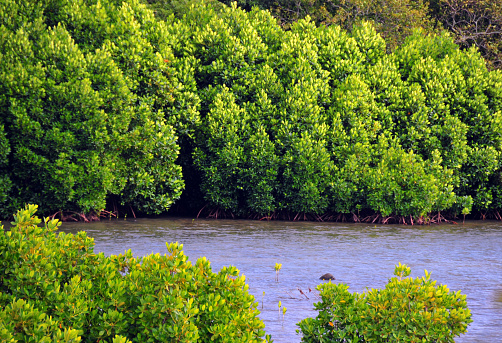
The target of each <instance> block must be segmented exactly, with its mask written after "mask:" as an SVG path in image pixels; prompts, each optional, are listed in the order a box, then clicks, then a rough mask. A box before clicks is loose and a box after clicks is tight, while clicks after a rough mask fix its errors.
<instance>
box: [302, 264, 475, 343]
mask: <svg viewBox="0 0 502 343" xmlns="http://www.w3.org/2000/svg"><path fill="white" fill-rule="evenodd" d="M394 274H395V275H396V276H397V277H393V278H391V279H390V280H389V282H388V283H387V285H386V286H385V288H384V289H371V290H368V291H366V292H364V293H361V294H358V293H350V292H349V291H348V288H349V287H348V286H347V285H345V284H332V283H331V282H330V283H324V284H321V285H319V286H318V287H317V289H318V290H319V291H320V295H321V301H320V302H319V303H317V304H314V306H315V308H316V310H318V311H319V314H318V316H317V317H316V318H307V319H304V320H302V321H301V322H300V323H298V326H299V327H300V330H299V331H300V332H301V334H302V335H303V336H302V342H309V343H315V342H452V343H453V342H454V338H455V337H456V336H460V335H461V334H464V333H465V332H466V329H467V326H468V325H469V323H471V322H472V320H471V313H470V311H469V309H468V308H467V302H466V296H465V295H462V294H460V291H457V292H452V291H450V290H449V289H448V288H447V286H445V285H440V286H436V281H431V280H430V274H429V273H427V271H425V277H422V278H415V279H413V278H409V277H407V276H409V274H410V268H408V267H407V266H406V265H401V264H399V266H396V269H395V272H394ZM403 277H404V278H403Z"/></svg>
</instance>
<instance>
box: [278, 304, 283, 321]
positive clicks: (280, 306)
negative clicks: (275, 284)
mask: <svg viewBox="0 0 502 343" xmlns="http://www.w3.org/2000/svg"><path fill="white" fill-rule="evenodd" d="M278 306H279V318H281V306H282V304H281V301H280V300H279V305H278Z"/></svg>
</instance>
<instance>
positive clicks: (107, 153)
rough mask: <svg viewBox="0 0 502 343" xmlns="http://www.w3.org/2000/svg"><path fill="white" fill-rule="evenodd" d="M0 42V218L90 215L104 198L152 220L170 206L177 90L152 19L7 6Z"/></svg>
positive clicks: (66, 4)
mask: <svg viewBox="0 0 502 343" xmlns="http://www.w3.org/2000/svg"><path fill="white" fill-rule="evenodd" d="M0 35H1V37H2V39H1V40H0V61H1V63H0V148H2V150H0V172H1V174H0V175H1V176H0V180H2V183H1V186H0V215H2V216H4V217H5V216H6V215H7V214H10V213H12V212H13V210H14V209H15V208H18V207H19V206H21V205H22V204H24V203H27V202H36V203H40V204H43V210H44V212H47V211H57V210H60V209H63V210H78V211H84V212H90V211H99V210H101V209H104V208H105V205H106V200H107V199H108V198H109V197H110V196H112V195H113V196H115V197H117V198H118V199H119V200H120V202H122V203H123V204H125V203H127V204H131V205H133V206H135V207H136V208H137V209H139V210H141V211H144V212H147V213H149V212H153V213H159V212H161V211H165V210H167V209H168V208H169V207H170V206H171V204H172V203H173V201H174V200H176V199H177V198H179V196H180V193H181V191H182V189H183V187H184V186H183V181H182V175H181V168H180V167H179V166H177V165H175V161H176V159H177V156H178V151H179V147H178V145H177V144H176V139H177V138H176V133H175V128H174V127H173V125H176V126H178V127H179V126H182V121H181V120H180V118H177V117H176V116H175V115H172V116H170V115H169V114H171V112H172V110H171V108H172V107H173V105H172V103H173V95H174V94H175V93H176V92H175V91H174V90H173V87H175V86H177V85H176V82H177V81H176V80H175V78H173V74H174V73H173V72H172V67H171V65H170V61H172V59H173V57H172V53H171V51H170V49H169V47H168V46H167V45H166V43H165V39H166V37H168V34H167V30H166V28H165V25H163V24H162V23H161V22H158V21H156V20H155V18H154V16H153V13H152V12H151V11H149V10H147V9H146V8H145V6H144V5H140V4H138V3H137V2H135V1H129V2H127V3H122V1H77V2H76V1H66V0H58V1H36V2H35V1H15V0H5V1H1V2H0ZM178 121H179V122H178ZM9 151H10V152H9Z"/></svg>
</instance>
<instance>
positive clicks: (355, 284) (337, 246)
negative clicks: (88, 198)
mask: <svg viewBox="0 0 502 343" xmlns="http://www.w3.org/2000/svg"><path fill="white" fill-rule="evenodd" d="M61 230H62V231H65V232H76V231H78V230H85V231H87V232H88V235H89V236H90V237H93V238H94V239H95V243H96V247H95V252H104V253H105V254H106V255H111V254H119V253H122V252H124V250H127V249H131V250H132V252H133V254H134V255H136V256H143V255H146V254H149V253H166V252H167V250H166V246H165V242H176V241H177V242H180V243H182V244H183V245H184V249H183V250H184V252H185V254H186V255H187V256H188V257H189V259H190V260H191V261H195V260H196V259H197V258H199V257H202V256H206V257H207V258H208V259H209V261H211V265H212V266H213V271H218V270H219V269H220V268H221V267H222V266H227V265H234V266H236V267H237V268H239V269H240V271H241V273H242V274H244V275H246V280H247V283H248V284H249V286H250V288H249V290H250V292H251V293H252V294H254V295H255V298H256V301H258V302H259V303H260V305H259V308H260V310H261V314H260V318H262V319H263V321H264V322H265V324H266V331H267V333H268V334H271V335H272V338H273V339H274V341H275V342H277V343H291V342H299V341H300V336H298V335H297V334H296V328H297V327H296V323H297V322H299V321H300V320H301V319H303V318H305V317H309V316H311V317H315V316H316V312H315V311H314V310H313V303H314V302H316V301H318V297H317V292H316V291H315V290H314V288H315V286H316V285H317V284H319V283H320V282H323V281H320V280H319V277H320V276H321V275H323V274H325V273H331V274H333V275H334V276H335V278H336V280H335V281H334V282H343V283H346V284H347V285H349V286H350V290H352V291H358V292H361V291H363V290H364V289H365V288H366V287H368V288H381V287H383V286H384V285H385V283H386V282H387V280H388V278H390V277H391V276H392V273H393V271H394V265H395V264H397V263H398V262H401V263H406V264H408V266H409V267H411V270H412V274H411V276H413V277H417V276H423V273H424V269H427V270H428V271H429V272H432V279H435V280H438V283H442V284H447V285H448V287H449V288H450V290H455V291H456V290H462V293H463V294H466V295H467V302H468V306H469V308H470V309H471V312H472V313H473V317H472V319H473V320H474V322H473V323H472V324H471V325H470V326H469V332H468V333H467V334H466V335H463V336H462V337H460V338H457V339H456V342H462V343H467V342H469V343H471V342H490V343H492V342H500V341H501V338H500V335H501V332H502V330H501V329H500V328H502V302H501V300H502V299H501V297H502V248H501V246H502V224H501V223H499V222H470V223H466V224H465V225H436V226H419V227H417V226H380V225H377V226H375V225H362V224H340V223H305V222H294V223H292V222H277V221H275V222H259V221H244V220H242V221H241V220H217V221H214V220H200V219H197V220H191V219H172V218H168V219H138V220H134V221H133V220H128V221H122V220H116V221H102V222H98V223H91V224H86V223H64V224H63V226H62V229H61ZM275 263H281V264H282V269H281V270H280V273H279V282H276V281H275V269H274V266H275ZM309 289H310V290H312V291H311V292H309ZM300 290H301V291H302V292H303V293H304V294H305V295H302V294H301V292H300ZM263 292H265V295H264V296H263V295H262V294H263ZM262 297H263V309H261V308H262ZM279 301H281V302H282V305H283V306H285V307H287V309H288V310H287V313H286V315H285V318H284V322H283V321H282V313H281V314H280V315H279V308H278V306H277V305H278V302H279Z"/></svg>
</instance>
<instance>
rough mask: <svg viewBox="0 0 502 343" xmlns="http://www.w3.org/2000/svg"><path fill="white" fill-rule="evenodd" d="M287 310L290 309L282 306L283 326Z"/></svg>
mask: <svg viewBox="0 0 502 343" xmlns="http://www.w3.org/2000/svg"><path fill="white" fill-rule="evenodd" d="M287 310H288V309H287V308H286V307H283V308H282V325H283V326H284V316H285V315H286V311H287Z"/></svg>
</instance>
